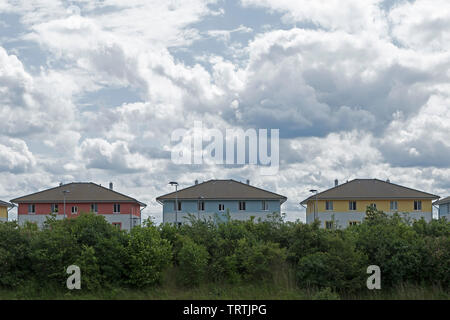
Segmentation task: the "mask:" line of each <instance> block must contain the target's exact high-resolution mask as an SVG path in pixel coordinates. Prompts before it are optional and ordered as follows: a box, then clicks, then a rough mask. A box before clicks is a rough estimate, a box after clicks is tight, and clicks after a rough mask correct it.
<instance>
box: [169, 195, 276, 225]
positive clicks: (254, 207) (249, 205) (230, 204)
mask: <svg viewBox="0 0 450 320" xmlns="http://www.w3.org/2000/svg"><path fill="white" fill-rule="evenodd" d="M204 201H205V210H204V211H200V212H199V211H198V210H197V203H198V201H196V200H179V202H181V210H179V211H178V214H179V215H180V216H183V215H184V214H189V213H190V214H193V215H194V216H197V214H198V213H200V218H201V217H202V216H205V215H211V214H215V213H217V214H218V215H219V216H220V215H223V214H226V213H227V210H229V213H230V215H231V216H232V218H233V215H236V214H239V217H240V219H242V218H247V216H248V219H250V217H251V216H254V217H255V218H256V219H257V218H259V217H261V218H263V217H265V216H267V214H271V213H274V212H277V213H280V212H281V211H280V210H281V204H280V201H279V200H266V202H267V203H268V210H262V201H261V200H246V201H245V203H246V208H245V209H246V210H245V211H243V210H239V201H240V200H223V201H219V200H204ZM174 202H175V201H164V203H163V221H164V222H171V220H172V216H173V214H174V213H175V210H174ZM219 204H224V205H225V210H224V211H223V212H220V211H219ZM168 217H171V218H168Z"/></svg>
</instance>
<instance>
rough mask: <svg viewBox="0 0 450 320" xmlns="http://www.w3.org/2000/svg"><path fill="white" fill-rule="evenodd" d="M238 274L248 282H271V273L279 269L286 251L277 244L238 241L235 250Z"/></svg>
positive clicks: (244, 239) (284, 258) (245, 240)
mask: <svg viewBox="0 0 450 320" xmlns="http://www.w3.org/2000/svg"><path fill="white" fill-rule="evenodd" d="M236 260H237V263H238V271H239V274H240V275H241V276H242V277H243V278H244V279H245V280H250V281H259V280H267V281H272V280H273V273H274V272H277V270H280V269H281V265H282V264H283V263H284V261H285V260H286V250H285V249H282V248H280V246H279V245H278V244H277V243H273V242H267V243H263V242H262V241H249V240H247V239H246V238H243V239H240V240H239V242H238V246H237V248H236Z"/></svg>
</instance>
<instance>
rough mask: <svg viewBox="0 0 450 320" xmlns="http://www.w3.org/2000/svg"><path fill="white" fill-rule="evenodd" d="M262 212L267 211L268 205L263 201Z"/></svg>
mask: <svg viewBox="0 0 450 320" xmlns="http://www.w3.org/2000/svg"><path fill="white" fill-rule="evenodd" d="M262 210H264V211H267V210H269V203H268V202H267V201H265V200H263V201H262Z"/></svg>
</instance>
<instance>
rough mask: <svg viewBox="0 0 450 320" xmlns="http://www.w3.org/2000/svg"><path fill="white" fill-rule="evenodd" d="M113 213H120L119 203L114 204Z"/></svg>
mask: <svg viewBox="0 0 450 320" xmlns="http://www.w3.org/2000/svg"><path fill="white" fill-rule="evenodd" d="M114 213H120V203H114Z"/></svg>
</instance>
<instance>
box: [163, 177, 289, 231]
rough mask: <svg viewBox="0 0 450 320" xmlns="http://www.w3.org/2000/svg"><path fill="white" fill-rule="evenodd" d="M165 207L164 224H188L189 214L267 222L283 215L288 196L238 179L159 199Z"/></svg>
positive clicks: (183, 191)
mask: <svg viewBox="0 0 450 320" xmlns="http://www.w3.org/2000/svg"><path fill="white" fill-rule="evenodd" d="M156 200H157V201H158V202H159V203H160V204H161V205H162V207H163V223H178V224H181V223H186V222H188V221H189V220H188V219H189V215H193V216H195V217H197V218H200V219H207V220H208V219H212V220H216V219H220V220H225V219H226V217H227V214H228V213H229V215H230V218H231V219H236V220H249V219H251V217H254V218H255V220H258V218H261V220H265V219H266V218H267V216H268V215H269V214H273V213H278V214H279V213H281V205H282V204H283V203H284V202H285V201H286V200H287V198H286V197H284V196H282V195H279V194H276V193H273V192H270V191H267V190H263V189H260V188H257V187H255V186H252V185H250V184H249V182H248V183H247V184H246V183H242V182H239V181H235V180H209V181H206V182H203V183H198V184H197V183H196V184H194V185H193V186H191V187H188V188H185V189H182V190H178V191H177V192H171V193H168V194H166V195H163V196H160V197H158V198H156Z"/></svg>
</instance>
